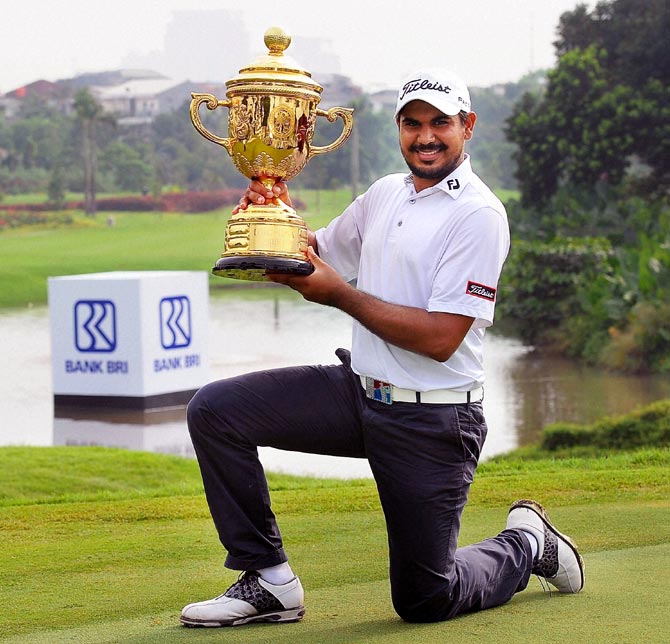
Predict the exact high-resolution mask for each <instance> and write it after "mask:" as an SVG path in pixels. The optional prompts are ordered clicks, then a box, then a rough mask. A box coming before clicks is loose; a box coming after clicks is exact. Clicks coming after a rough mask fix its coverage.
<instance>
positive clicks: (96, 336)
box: [74, 300, 116, 353]
mask: <svg viewBox="0 0 670 644" xmlns="http://www.w3.org/2000/svg"><path fill="white" fill-rule="evenodd" d="M74 343H75V346H76V347H77V350H78V351H80V352H82V353H89V352H92V353H111V352H112V351H114V350H115V349H116V307H115V306H114V302H112V301H110V300H79V301H78V302H76V303H75V305H74Z"/></svg>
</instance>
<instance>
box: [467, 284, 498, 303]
mask: <svg viewBox="0 0 670 644" xmlns="http://www.w3.org/2000/svg"><path fill="white" fill-rule="evenodd" d="M465 292H466V293H467V294H468V295H474V296H475V297H481V298H482V299H483V300H488V301H489V302H495V301H496V290H495V289H494V288H493V287H491V286H485V285H484V284H477V282H468V287H467V288H466V289H465Z"/></svg>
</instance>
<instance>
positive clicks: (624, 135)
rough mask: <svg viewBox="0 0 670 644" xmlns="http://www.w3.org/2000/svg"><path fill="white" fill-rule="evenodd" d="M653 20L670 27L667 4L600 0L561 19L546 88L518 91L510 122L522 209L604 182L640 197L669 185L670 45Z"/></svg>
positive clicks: (664, 191) (657, 0) (661, 190)
mask: <svg viewBox="0 0 670 644" xmlns="http://www.w3.org/2000/svg"><path fill="white" fill-rule="evenodd" d="M654 7H655V8H656V9H658V16H656V15H655V14H654V13H653V11H652V9H653V8H654ZM657 23H660V24H666V25H667V26H668V28H670V3H669V2H668V1H667V0H665V1H664V2H661V1H660V0H653V1H651V2H646V3H633V2H631V1H630V0H614V2H601V3H599V4H598V5H597V7H596V9H595V10H594V11H593V12H592V13H590V14H589V13H588V12H587V11H586V9H585V8H584V7H583V6H580V7H578V8H577V9H576V10H575V11H574V12H571V13H567V14H564V15H563V16H562V17H561V23H560V26H559V35H560V39H559V41H558V42H557V43H556V47H557V51H558V52H559V53H560V54H561V57H560V59H559V62H558V64H557V66H556V68H555V69H553V70H551V71H550V72H549V74H548V79H547V81H548V82H547V87H546V91H545V92H544V94H543V95H542V96H540V97H539V98H537V97H528V96H527V97H524V98H523V99H522V100H521V101H520V102H519V103H518V104H517V105H516V106H515V109H514V111H513V113H512V116H511V117H510V119H509V120H508V124H507V135H508V138H509V139H510V141H512V142H513V143H514V144H516V146H517V151H516V153H515V160H516V162H517V177H518V179H519V183H520V188H521V191H522V202H523V203H524V204H525V205H537V206H543V205H545V204H546V203H548V201H549V200H550V199H551V197H552V196H553V195H554V194H556V192H557V191H558V190H559V189H561V188H562V187H565V186H576V187H577V188H580V189H584V190H590V189H594V188H595V187H596V186H597V185H598V183H599V182H602V181H606V182H607V183H608V184H609V185H614V186H623V185H624V184H625V185H626V186H627V189H629V190H631V191H632V192H634V193H638V194H649V193H650V191H651V193H652V194H653V193H655V194H659V195H660V194H664V193H666V192H667V191H668V190H670V142H669V140H670V139H669V136H668V135H669V134H670V125H669V119H668V116H670V107H669V106H670V89H669V88H668V81H669V80H670V74H668V58H670V56H669V55H668V54H670V51H669V48H668V41H667V38H665V37H662V38H661V37H660V36H659V31H658V29H659V27H658V24H657ZM659 38H660V42H661V43H662V44H661V45H658V44H657V42H656V41H658V39H659ZM652 41H653V42H654V44H653V45H651V46H650V45H649V43H651V42H652ZM631 61H637V62H636V63H635V64H636V65H637V66H638V67H637V68H635V67H634V66H633V65H632V62H631ZM633 170H635V171H633ZM638 170H642V172H639V171H638Z"/></svg>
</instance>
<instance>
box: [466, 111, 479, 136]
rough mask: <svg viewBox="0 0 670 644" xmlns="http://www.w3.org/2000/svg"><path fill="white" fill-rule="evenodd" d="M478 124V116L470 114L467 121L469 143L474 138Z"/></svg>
mask: <svg viewBox="0 0 670 644" xmlns="http://www.w3.org/2000/svg"><path fill="white" fill-rule="evenodd" d="M476 122H477V115H476V114H475V113H474V112H468V115H467V117H466V119H465V140H466V141H469V140H470V139H471V138H472V134H473V132H474V129H475V123H476Z"/></svg>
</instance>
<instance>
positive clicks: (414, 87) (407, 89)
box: [399, 78, 451, 101]
mask: <svg viewBox="0 0 670 644" xmlns="http://www.w3.org/2000/svg"><path fill="white" fill-rule="evenodd" d="M422 89H430V90H434V91H436V92H444V93H445V94H450V93H451V87H449V85H442V83H439V82H431V81H429V80H427V79H424V78H415V79H413V80H410V81H407V82H406V83H405V84H404V85H403V87H402V93H401V94H400V99H399V100H401V101H402V100H403V98H405V96H407V94H411V93H412V92H418V91H420V90H422Z"/></svg>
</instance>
